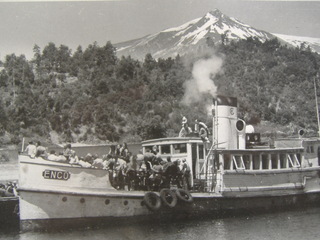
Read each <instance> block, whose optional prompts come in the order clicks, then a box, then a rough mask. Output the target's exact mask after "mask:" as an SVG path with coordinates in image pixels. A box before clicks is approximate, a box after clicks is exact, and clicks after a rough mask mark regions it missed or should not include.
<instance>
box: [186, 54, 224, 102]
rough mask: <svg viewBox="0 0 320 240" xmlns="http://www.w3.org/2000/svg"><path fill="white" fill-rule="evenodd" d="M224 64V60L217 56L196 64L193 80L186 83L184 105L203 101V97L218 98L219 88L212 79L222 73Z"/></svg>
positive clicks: (193, 70) (201, 60)
mask: <svg viewBox="0 0 320 240" xmlns="http://www.w3.org/2000/svg"><path fill="white" fill-rule="evenodd" d="M222 62H223V61H222V59H221V58H219V57H216V56H212V57H211V58H209V59H200V60H198V61H197V62H195V64H194V66H193V69H192V76H193V78H192V79H190V80H188V81H187V82H186V83H185V94H184V97H183V100H182V102H183V103H184V104H187V105H189V104H190V103H195V102H200V101H203V96H206V95H207V96H208V94H209V95H210V96H212V97H216V96H217V87H216V85H215V84H214V82H213V80H212V78H213V77H214V76H215V75H216V74H217V73H218V72H219V71H220V69H221V66H222ZM210 101H211V99H210Z"/></svg>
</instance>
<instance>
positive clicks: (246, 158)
mask: <svg viewBox="0 0 320 240" xmlns="http://www.w3.org/2000/svg"><path fill="white" fill-rule="evenodd" d="M242 158H243V163H244V166H245V168H246V169H251V161H250V156H249V155H243V156H242Z"/></svg>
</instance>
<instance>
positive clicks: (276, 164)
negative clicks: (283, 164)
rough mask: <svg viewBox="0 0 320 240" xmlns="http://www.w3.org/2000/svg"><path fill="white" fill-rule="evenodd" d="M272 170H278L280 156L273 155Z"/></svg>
mask: <svg viewBox="0 0 320 240" xmlns="http://www.w3.org/2000/svg"><path fill="white" fill-rule="evenodd" d="M271 168H272V169H278V155H277V154H271Z"/></svg>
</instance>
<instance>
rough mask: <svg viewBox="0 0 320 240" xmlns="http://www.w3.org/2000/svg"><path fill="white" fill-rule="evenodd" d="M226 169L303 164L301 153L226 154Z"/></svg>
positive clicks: (251, 168)
mask: <svg viewBox="0 0 320 240" xmlns="http://www.w3.org/2000/svg"><path fill="white" fill-rule="evenodd" d="M223 160H224V169H225V170H236V169H247V170H264V169H265V170H267V169H285V168H293V167H300V166H301V155H300V154H261V155H260V154H256V155H231V154H224V155H223Z"/></svg>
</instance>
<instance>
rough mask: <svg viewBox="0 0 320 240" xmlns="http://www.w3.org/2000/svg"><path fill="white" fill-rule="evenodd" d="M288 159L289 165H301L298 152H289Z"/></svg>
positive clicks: (291, 166)
mask: <svg viewBox="0 0 320 240" xmlns="http://www.w3.org/2000/svg"><path fill="white" fill-rule="evenodd" d="M288 160H289V167H290V168H293V167H300V162H301V159H300V161H299V159H298V157H297V154H288Z"/></svg>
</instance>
